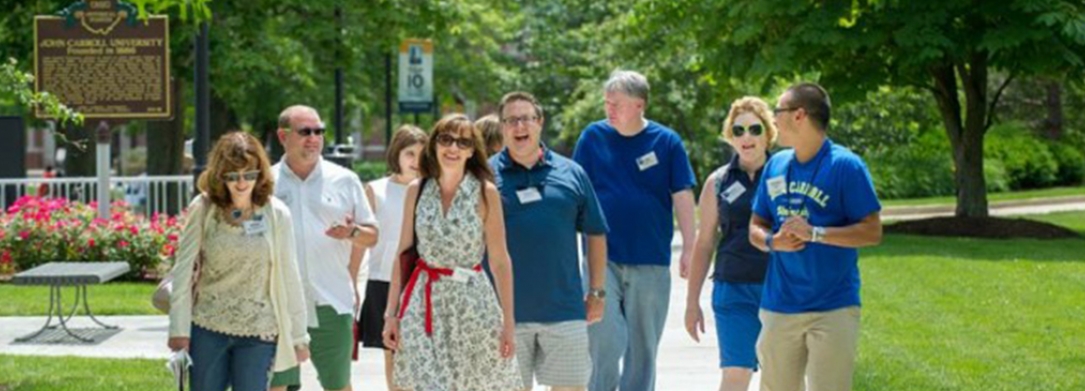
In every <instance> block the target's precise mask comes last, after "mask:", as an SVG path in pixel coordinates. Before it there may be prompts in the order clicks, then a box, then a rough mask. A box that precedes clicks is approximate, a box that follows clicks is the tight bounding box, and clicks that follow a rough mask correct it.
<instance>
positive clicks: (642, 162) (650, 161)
mask: <svg viewBox="0 0 1085 391" xmlns="http://www.w3.org/2000/svg"><path fill="white" fill-rule="evenodd" d="M657 164H659V159H658V158H656V153H655V151H652V152H648V154H647V155H644V156H641V157H638V158H637V168H640V170H641V171H644V170H647V169H649V168H652V167H655V166H656V165H657Z"/></svg>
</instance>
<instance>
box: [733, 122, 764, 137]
mask: <svg viewBox="0 0 1085 391" xmlns="http://www.w3.org/2000/svg"><path fill="white" fill-rule="evenodd" d="M764 131H765V127H764V126H763V125H761V124H750V125H747V126H745V127H743V126H742V125H734V126H731V134H733V135H734V136H735V138H738V137H742V136H743V135H744V134H746V132H750V135H753V136H754V137H757V136H760V135H761V133H762V132H764Z"/></svg>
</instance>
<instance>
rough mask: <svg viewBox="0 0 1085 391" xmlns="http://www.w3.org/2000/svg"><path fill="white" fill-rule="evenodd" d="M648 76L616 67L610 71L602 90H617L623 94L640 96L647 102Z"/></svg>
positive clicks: (634, 96)
mask: <svg viewBox="0 0 1085 391" xmlns="http://www.w3.org/2000/svg"><path fill="white" fill-rule="evenodd" d="M649 90H650V88H649V87H648V78H646V77H644V75H642V74H640V73H638V72H636V71H626V70H621V69H616V70H614V72H611V74H610V79H607V82H606V84H603V91H604V92H618V93H621V94H623V95H626V96H629V97H633V98H640V99H641V100H643V101H644V102H645V103H647V102H648V92H649Z"/></svg>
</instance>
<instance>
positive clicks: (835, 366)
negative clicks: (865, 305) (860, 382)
mask: <svg viewBox="0 0 1085 391" xmlns="http://www.w3.org/2000/svg"><path fill="white" fill-rule="evenodd" d="M759 317H760V318H761V335H760V336H759V337H758V339H757V358H758V359H759V360H760V362H761V368H762V372H761V391H802V390H803V375H806V380H807V382H808V384H807V388H806V390H807V391H849V390H851V378H852V372H853V371H854V369H855V350H856V347H857V346H858V345H859V307H858V306H852V307H844V308H840V309H836V310H832V311H827V312H804V313H798V314H782V313H778V312H772V311H768V310H765V309H762V310H761V311H760V314H759Z"/></svg>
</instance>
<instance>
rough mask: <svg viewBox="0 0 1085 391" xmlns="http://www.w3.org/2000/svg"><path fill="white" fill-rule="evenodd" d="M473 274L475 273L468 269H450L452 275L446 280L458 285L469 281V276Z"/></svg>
mask: <svg viewBox="0 0 1085 391" xmlns="http://www.w3.org/2000/svg"><path fill="white" fill-rule="evenodd" d="M474 274H475V271H474V270H472V269H468V268H463V267H457V268H455V269H452V275H451V276H449V277H448V278H449V279H451V280H452V281H455V282H459V283H467V282H468V281H470V280H471V276H472V275H474Z"/></svg>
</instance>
